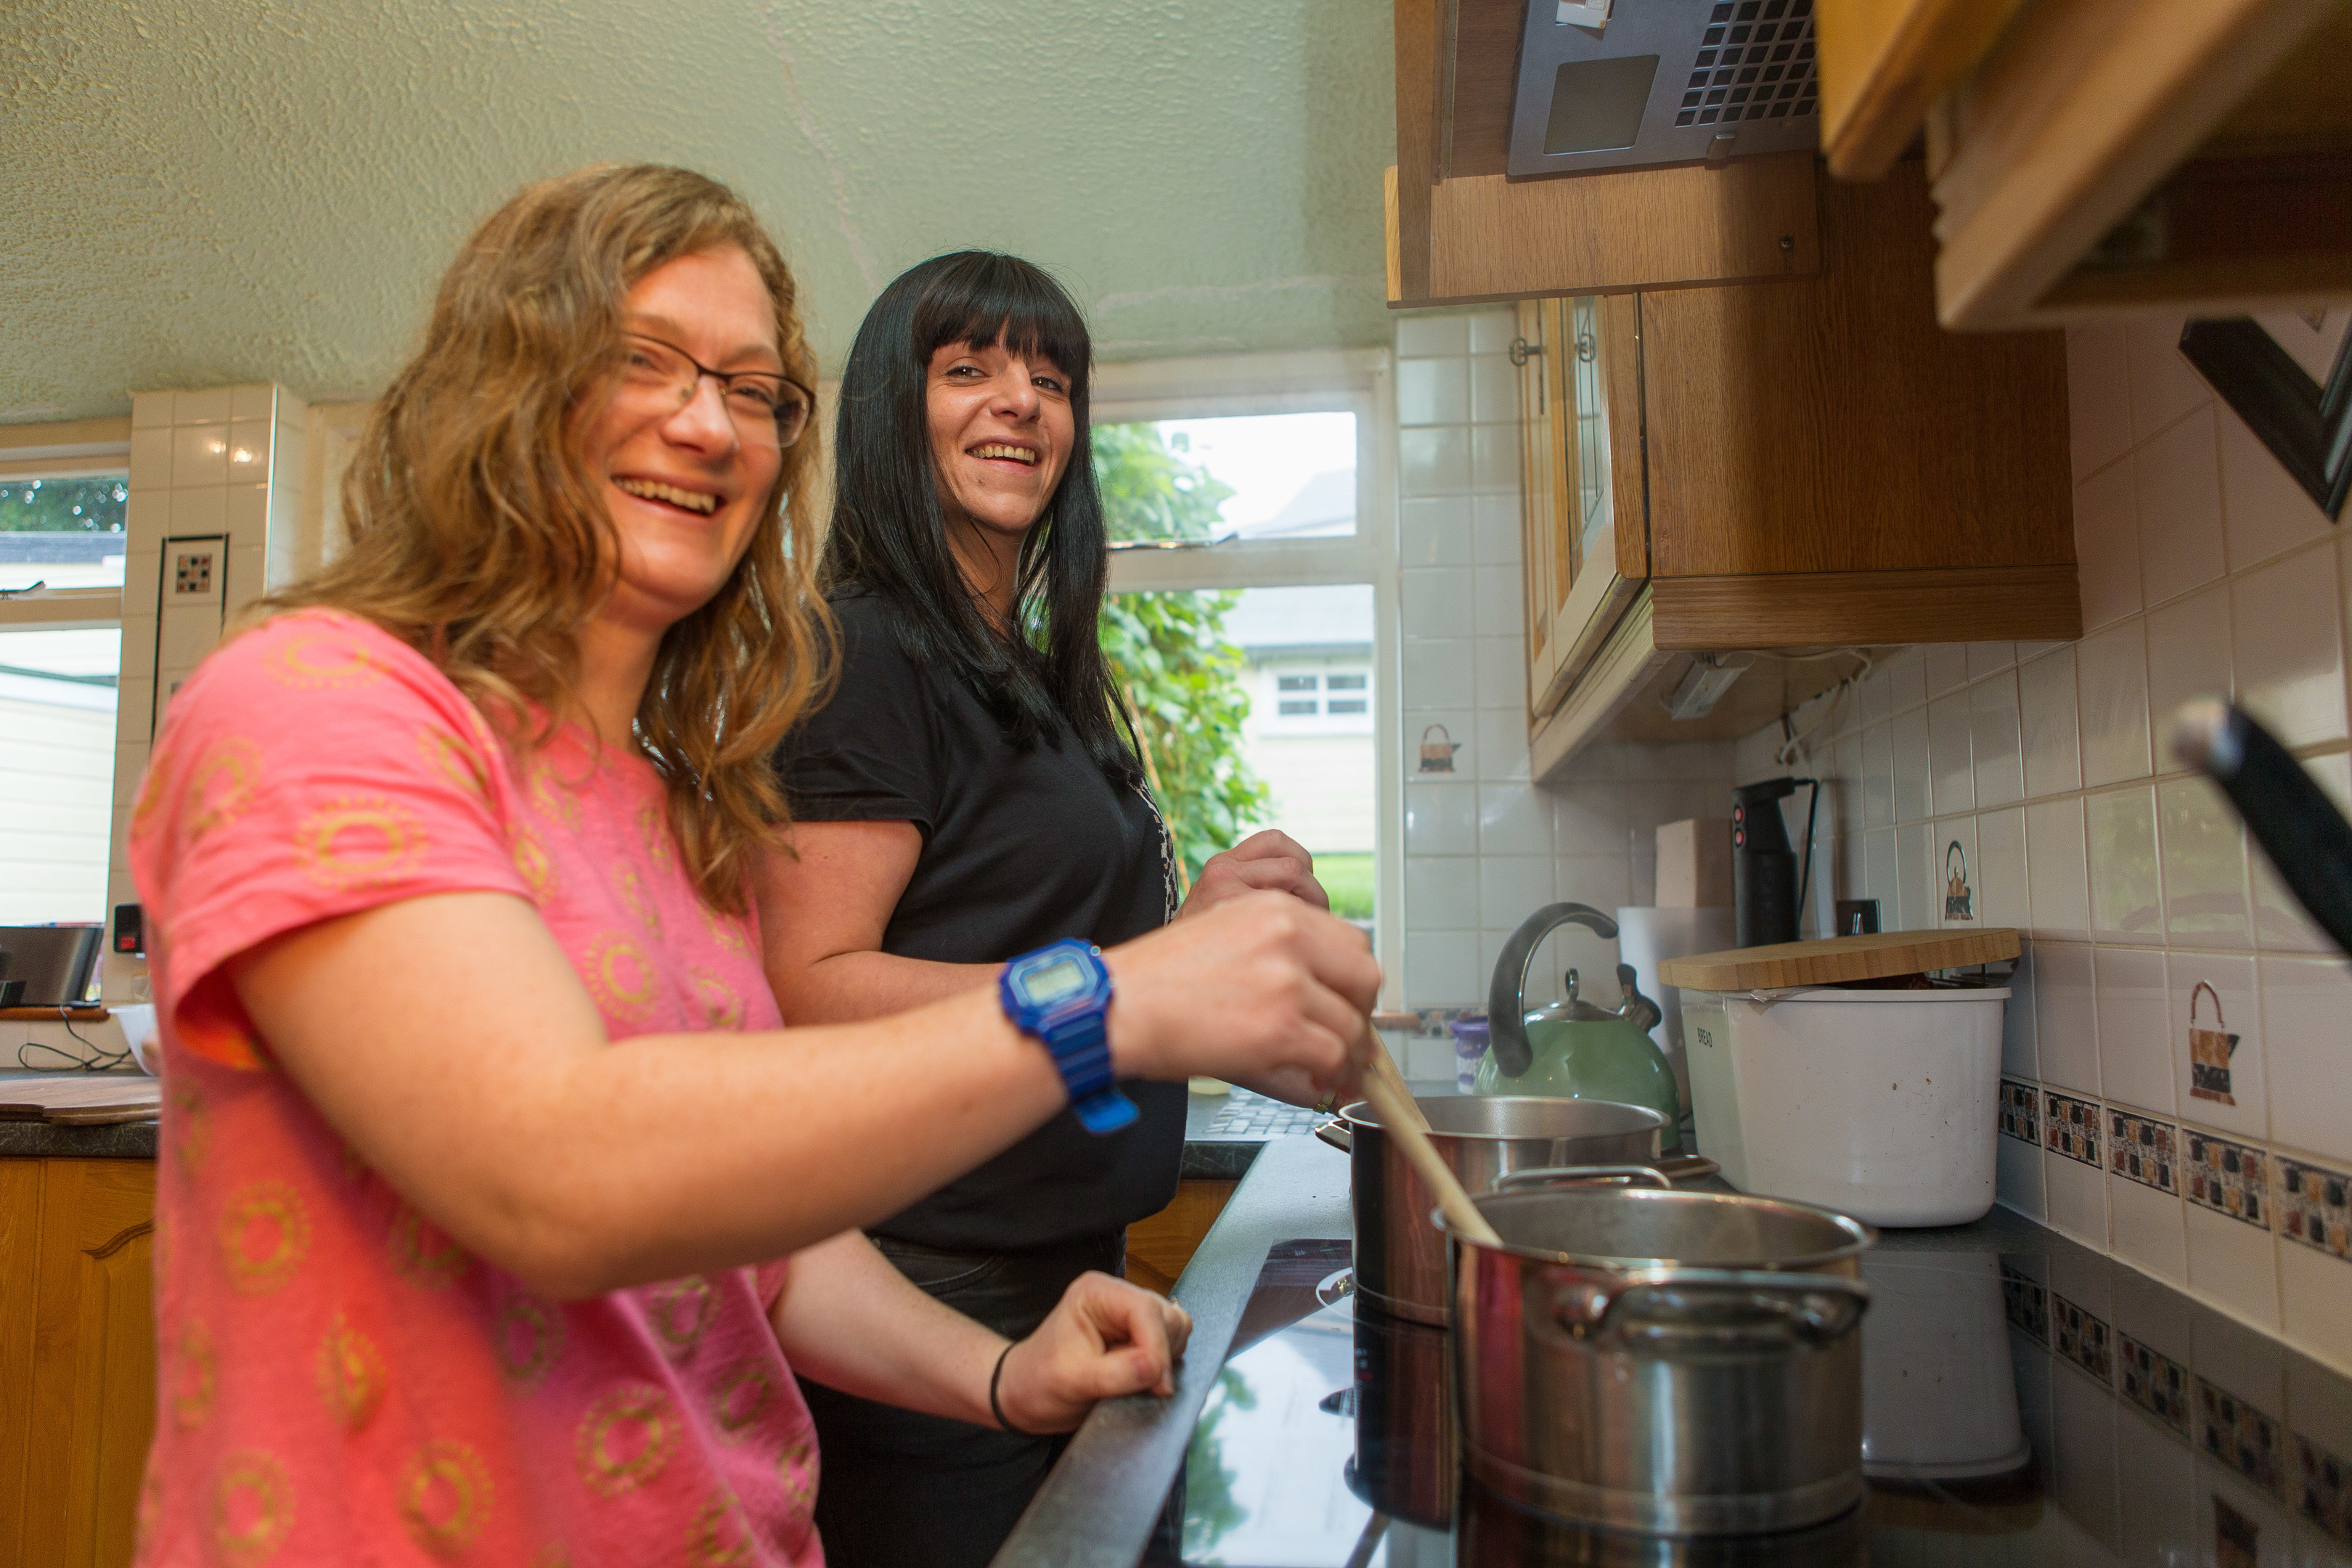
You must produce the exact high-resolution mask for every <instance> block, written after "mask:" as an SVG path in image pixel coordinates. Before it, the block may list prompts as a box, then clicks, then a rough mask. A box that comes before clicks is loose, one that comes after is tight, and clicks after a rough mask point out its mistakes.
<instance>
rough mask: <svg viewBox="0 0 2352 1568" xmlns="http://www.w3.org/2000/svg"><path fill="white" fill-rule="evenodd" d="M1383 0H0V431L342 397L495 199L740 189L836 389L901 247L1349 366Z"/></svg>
mask: <svg viewBox="0 0 2352 1568" xmlns="http://www.w3.org/2000/svg"><path fill="white" fill-rule="evenodd" d="M1389 16H1390V7H1389V5H1388V4H1387V3H1386V0H1157V3H1154V0H962V3H960V4H959V3H951V0H929V3H925V4H911V3H907V0H847V3H844V0H831V3H827V4H816V3H814V0H789V3H786V0H564V3H562V4H549V3H547V0H533V3H522V0H517V3H514V4H498V3H494V0H301V3H290V4H289V3H288V0H128V3H127V4H126V3H125V0H5V4H0V325H4V326H5V331H0V422H14V421H25V420H42V419H60V418H70V417H80V416H89V415H99V414H108V413H117V412H121V411H122V410H123V409H124V408H126V407H127V406H128V395H129V394H130V392H131V390H132V389H134V388H138V389H144V388H150V387H178V386H205V385H219V384H230V383H239V382H251V381H260V380H277V381H280V382H283V383H285V384H288V385H289V386H291V387H292V388H294V389H295V390H296V391H297V392H299V393H300V394H302V395H306V396H308V397H310V398H312V399H320V398H332V397H350V396H358V395H366V394H368V393H371V392H373V390H375V389H376V388H378V387H379V386H381V385H382V384H383V382H384V381H385V380H386V379H388V377H389V375H390V374H391V372H392V370H393V369H394V366H395V365H396V363H398V361H399V359H400V357H401V355H402V353H403V352H404V349H405V347H406V346H407V344H408V343H409V342H411V341H412V340H413V338H414V335H415V332H416V331H417V328H418V327H419V325H420V324H421V321H422V319H423V311H424V308H425V301H426V300H427V298H428V295H429V292H430V289H431V287H432V284H433V282H434V280H435V279H436V276H437V274H438V272H439V269H440V268H441V267H442V266H443V265H444V264H445V263H446V260H447V259H448V258H449V256H450V254H451V252H452V250H453V248H454V247H455V246H456V245H457V241H458V240H459V239H460V238H461V237H463V235H464V234H465V232H466V231H467V229H468V228H469V227H471V226H472V225H473V224H474V223H475V222H477V221H478V219H479V218H480V217H481V216H484V215H485V214H486V213H487V212H488V211H489V210H490V209H491V208H492V207H493V206H495V205H497V203H498V202H499V199H500V198H502V197H503V196H504V195H506V194H507V193H509V191H510V190H512V189H513V188H514V187H515V186H516V185H517V184H520V183H521V182H523V181H525V180H528V179H531V178H534V177H537V176H540V175H544V174H553V173H557V172H559V171H562V170H564V169H567V168H571V167H572V166H574V165H577V164H580V163H586V162H589V161H592V160H595V159H604V158H614V159H641V160H653V161H660V162H670V163H686V164H690V165H692V166H694V167H696V168H698V169H701V170H704V171H705V172H707V173H709V174H714V175H716V176H718V177H719V178H720V179H723V180H726V181H728V182H729V183H730V184H734V185H735V186H736V187H737V188H738V189H740V190H741V191H743V192H744V193H745V194H746V195H748V196H750V197H751V200H752V202H753V204H754V205H756V206H757V207H758V208H759V210H760V211H761V214H762V216H765V218H766V219H767V220H768V222H769V224H770V226H771V227H772V229H773V230H774V231H775V232H776V233H777V235H778V237H779V238H780V239H781V240H782V243H783V246H784V249H785V253H786V254H787V255H788V256H789V257H790V258H792V260H793V266H794V268H795V269H796V270H797V271H798V273H799V275H800V277H801V279H802V282H803V288H804V289H805V290H806V293H807V296H808V299H809V301H810V309H811V313H812V317H813V323H814V338H815V342H816V343H817V347H818V352H819V353H820V355H821V356H822V358H823V360H824V364H825V367H826V369H827V370H828V371H829V372H830V371H831V370H833V369H835V367H837V366H838V365H839V363H840V362H841V360H842V358H843V356H844V354H845V352H846V350H847V347H848V344H849V340H850V337H851V334H852V333H853V332H854V331H856V325H857V321H858V318H859V316H860V314H861V313H862V312H863V311H864V310H865V307H866V303H867V301H868V300H871V299H872V298H873V296H874V295H875V294H876V292H877V291H878V290H879V289H880V287H881V286H882V285H883V284H884V283H886V282H887V281H888V280H889V279H890V278H891V277H893V276H894V275H896V274H897V273H898V271H899V270H900V269H902V268H906V267H907V266H908V265H910V264H912V263H914V262H916V261H919V260H920V259H921V258H924V257H926V256H929V255H932V254H935V253H937V252H939V251H941V250H947V249H952V248H956V247H962V246H975V245H976V246H987V247H996V248H1001V249H1008V250H1013V251H1017V252H1019V253H1021V254H1023V255H1025V256H1028V257H1031V258H1034V259H1035V260H1038V261H1040V262H1043V263H1045V264H1046V265H1047V266H1048V267H1050V268H1053V269H1054V270H1055V273H1056V274H1057V275H1059V276H1060V277H1061V278H1062V279H1063V280H1064V282H1065V283H1066V285H1067V286H1068V287H1069V289H1070V290H1071V292H1072V293H1073V294H1074V295H1075V296H1076V299H1077V300H1078V301H1079V303H1080V304H1081V305H1082V306H1084V307H1085V308H1086V309H1087V311H1088V313H1089V315H1090V316H1091V318H1092V321H1093V324H1094V330H1095V334H1096V340H1097V347H1098V353H1100V355H1101V357H1103V358H1104V359H1107V360H1120V359H1145V358H1154V357H1160V356H1163V355H1171V354H1184V353H1220V352H1227V351H1235V350H1253V349H1274V348H1297V347H1320V346H1338V345H1348V344H1363V343H1374V342H1384V341H1385V340H1386V337H1387V334H1388V330H1389V329H1388V319H1387V310H1386V309H1385V307H1384V305H1383V303H1382V300H1381V228H1380V172H1381V166H1382V165H1383V164H1385V163H1390V162H1391V161H1392V160H1393V152H1392V150H1393V148H1394V145H1395V136H1394V129H1393V127H1394V121H1393V118H1392V110H1391V105H1392V103H1393V97H1392V91H1391V74H1390V59H1391V46H1390V27H1389Z"/></svg>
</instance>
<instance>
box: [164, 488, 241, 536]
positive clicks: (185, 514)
mask: <svg viewBox="0 0 2352 1568" xmlns="http://www.w3.org/2000/svg"><path fill="white" fill-rule="evenodd" d="M171 498H172V499H171V512H170V523H169V528H170V531H171V533H172V534H173V536H174V537H176V538H181V539H185V538H187V537H189V536H191V535H194V534H213V533H220V532H223V531H226V529H227V527H228V490H227V489H226V487H225V486H222V485H202V486H199V487H197V488H196V489H184V490H173V491H172V492H171Z"/></svg>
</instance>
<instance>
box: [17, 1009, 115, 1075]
mask: <svg viewBox="0 0 2352 1568" xmlns="http://www.w3.org/2000/svg"><path fill="white" fill-rule="evenodd" d="M58 1023H60V1024H63V1025H64V1026H66V1033H67V1034H68V1035H70V1036H72V1037H74V1038H75V1039H76V1040H79V1041H80V1042H81V1043H82V1044H83V1045H85V1046H87V1047H89V1055H88V1056H86V1057H78V1056H76V1055H74V1054H73V1053H72V1052H71V1051H68V1050H66V1049H64V1048H62V1047H58V1046H53V1045H51V1044H49V1043H48V1042H47V1040H26V1042H25V1043H24V1044H23V1045H21V1046H18V1047H16V1065H17V1066H18V1067H20V1068H24V1069H25V1070H26V1071H27V1072H56V1071H58V1070H59V1069H58V1068H39V1067H35V1066H34V1065H33V1064H32V1062H31V1061H29V1060H27V1059H26V1056H25V1053H26V1051H47V1052H48V1053H49V1055H51V1056H53V1057H59V1058H64V1060H65V1061H66V1062H68V1064H70V1066H71V1068H72V1069H73V1070H76V1071H79V1072H112V1071H113V1070H114V1069H115V1068H119V1067H121V1065H122V1064H123V1063H125V1062H127V1061H129V1060H131V1052H130V1051H128V1050H121V1051H109V1050H101V1049H100V1047H99V1044H98V1042H97V1041H95V1040H93V1039H91V1038H90V1037H88V1036H87V1035H84V1034H83V1033H82V1032H81V1031H80V1030H79V1029H77V1028H75V1027H74V1026H73V1008H72V1006H71V1005H69V1004H66V1003H59V1004H58Z"/></svg>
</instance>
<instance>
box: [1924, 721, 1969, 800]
mask: <svg viewBox="0 0 2352 1568" xmlns="http://www.w3.org/2000/svg"><path fill="white" fill-rule="evenodd" d="M1927 777H1928V805H1929V808H1930V809H1931V810H1933V811H1934V812H1935V813H1936V814H1937V816H1948V815H1949V814H1950V813H1952V812H1956V811H1967V810H1968V809H1969V808H1970V807H1971V806H1973V805H1976V799H1977V795H1976V769H1975V766H1974V764H1973V763H1971V762H1970V761H1969V694H1968V693H1967V692H1966V691H1957V692H1954V693H1952V694H1951V695H1949V696H1947V697H1938V698H1937V699H1936V700H1934V701H1932V702H1930V703H1928V704H1927Z"/></svg>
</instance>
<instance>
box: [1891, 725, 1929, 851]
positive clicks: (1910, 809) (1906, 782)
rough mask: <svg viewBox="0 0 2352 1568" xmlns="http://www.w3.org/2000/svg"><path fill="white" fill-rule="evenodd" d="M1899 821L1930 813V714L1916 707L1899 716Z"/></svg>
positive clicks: (1896, 743)
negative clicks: (1928, 794) (1928, 724)
mask: <svg viewBox="0 0 2352 1568" xmlns="http://www.w3.org/2000/svg"><path fill="white" fill-rule="evenodd" d="M1893 740H1894V748H1895V821H1896V822H1898V823H1904V822H1916V821H1918V820H1919V819H1920V818H1921V817H1923V816H1927V811H1928V805H1927V780H1928V776H1929V774H1928V760H1927V710H1925V709H1923V708H1914V709H1912V710H1910V711H1908V712H1906V713H1898V714H1896V715H1895V723H1894V730H1893Z"/></svg>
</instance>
